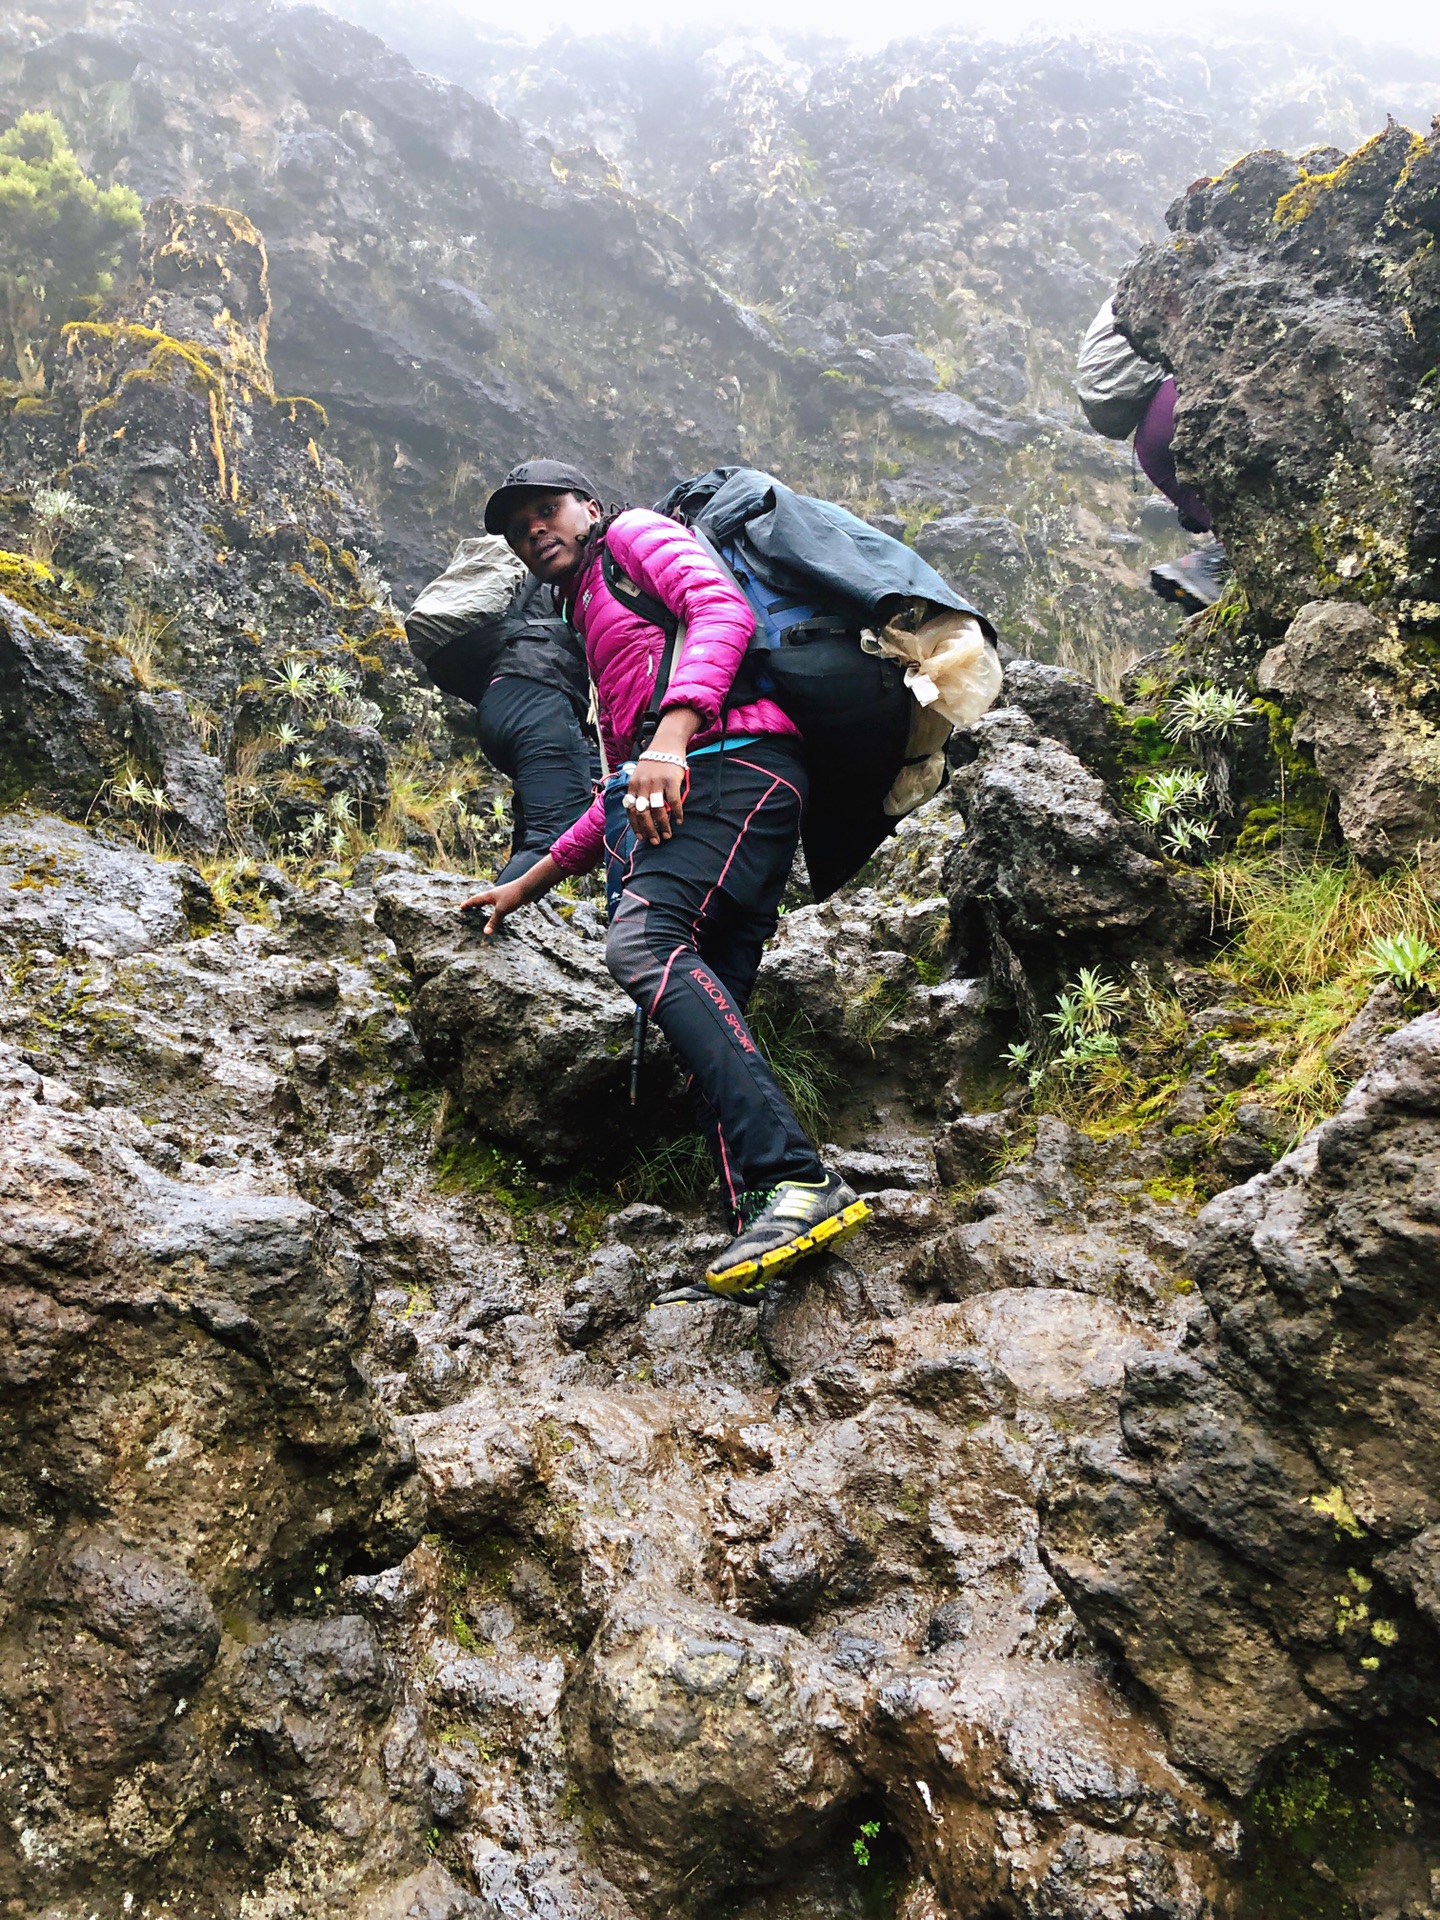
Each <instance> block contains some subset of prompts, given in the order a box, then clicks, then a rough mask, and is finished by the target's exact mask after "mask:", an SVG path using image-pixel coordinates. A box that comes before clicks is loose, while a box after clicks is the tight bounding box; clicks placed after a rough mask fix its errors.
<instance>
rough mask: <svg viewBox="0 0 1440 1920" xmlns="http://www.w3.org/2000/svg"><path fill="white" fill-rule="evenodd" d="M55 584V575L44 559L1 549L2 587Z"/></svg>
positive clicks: (0, 579) (50, 585)
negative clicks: (35, 558)
mask: <svg viewBox="0 0 1440 1920" xmlns="http://www.w3.org/2000/svg"><path fill="white" fill-rule="evenodd" d="M54 584H55V575H54V574H53V573H52V572H51V571H50V569H49V567H47V566H46V565H45V564H44V562H43V561H40V560H32V559H31V558H30V556H29V555H28V554H24V553H9V552H6V551H5V550H3V549H0V588H5V587H12V586H14V587H52V586H54Z"/></svg>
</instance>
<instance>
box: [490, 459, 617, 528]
mask: <svg viewBox="0 0 1440 1920" xmlns="http://www.w3.org/2000/svg"><path fill="white" fill-rule="evenodd" d="M537 489H541V490H543V491H545V492H547V493H578V494H579V495H580V498H581V499H582V500H593V501H595V502H596V504H597V505H598V504H599V500H600V496H599V494H598V493H597V492H596V491H595V489H594V487H592V486H591V484H590V482H589V481H588V480H587V479H586V478H585V476H584V474H583V473H581V472H580V470H579V469H578V468H577V467H567V466H566V464H565V462H564V461H563V460H522V461H521V462H520V464H519V466H518V467H512V468H511V469H510V471H509V473H507V474H506V476H505V478H504V479H503V480H502V481H501V483H500V485H499V486H498V487H497V488H496V489H495V491H494V493H492V494H491V496H490V498H489V499H488V500H487V501H486V502H485V531H486V532H487V533H504V531H505V528H506V526H507V524H508V523H509V519H510V515H511V514H512V512H513V511H514V509H515V502H516V500H517V499H518V498H519V496H520V495H521V494H522V493H532V492H534V491H536V490H537Z"/></svg>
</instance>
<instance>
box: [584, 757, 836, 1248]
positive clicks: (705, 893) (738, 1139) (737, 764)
mask: <svg viewBox="0 0 1440 1920" xmlns="http://www.w3.org/2000/svg"><path fill="white" fill-rule="evenodd" d="M806 791H807V779H806V773H805V760H804V754H803V750H802V749H801V748H800V745H799V742H798V741H794V740H792V739H790V738H789V737H788V736H786V735H783V734H781V735H776V734H767V735H764V736H762V738H761V739H759V740H756V741H754V742H753V743H752V744H751V745H750V746H748V747H731V748H729V749H728V750H727V751H726V752H725V753H724V754H716V755H703V756H702V757H701V758H699V759H697V760H695V761H694V762H692V765H691V787H690V795H689V798H688V799H687V800H686V802H685V819H684V822H683V824H682V825H680V826H679V827H677V828H676V830H675V834H674V837H673V838H672V839H670V840H667V841H664V842H662V843H661V845H660V846H658V847H649V846H644V845H639V846H637V847H636V849H635V852H634V855H633V857H632V859H631V862H630V869H629V872H628V874H627V875H626V879H625V887H624V891H623V893H622V894H621V897H620V904H619V906H618V908H617V909H616V911H615V913H614V915H613V917H612V919H611V923H610V934H609V938H608V940H607V943H606V948H605V958H606V960H607V961H608V963H609V966H610V971H611V973H612V974H614V976H615V978H616V980H617V981H618V982H619V983H620V985H621V986H622V987H624V989H625V991H626V992H627V993H628V994H630V996H631V997H632V999H634V1000H636V1001H637V1002H638V1003H639V1005H641V1006H642V1007H644V1009H645V1010H646V1012H647V1013H648V1014H649V1015H650V1017H651V1018H652V1019H653V1020H654V1021H655V1022H656V1024H657V1025H658V1026H659V1027H660V1029H661V1031H662V1032H663V1033H664V1035H665V1038H666V1039H667V1040H668V1041H669V1043H670V1046H671V1048H672V1049H673V1051H674V1052H675V1053H676V1054H677V1055H678V1057H679V1059H680V1060H681V1062H682V1063H683V1064H684V1066H685V1068H686V1070H687V1072H688V1074H689V1086H690V1091H691V1094H692V1096H693V1098H694V1100H695V1104H696V1107H697V1109H698V1113H699V1119H700V1125H701V1128H702V1130H703V1132H704V1133H705V1136H706V1138H707V1140H708V1141H709V1143H710V1150H711V1153H712V1154H713V1156H714V1159H715V1166H716V1169H717V1171H718V1173H719V1175H720V1185H721V1191H722V1192H723V1194H724V1196H725V1198H726V1201H727V1202H728V1204H729V1207H730V1211H731V1215H732V1218H733V1219H734V1220H735V1221H736V1224H737V1225H738V1224H739V1221H740V1208H739V1202H740V1197H741V1194H742V1193H744V1192H747V1191H748V1192H750V1193H766V1192H768V1191H769V1189H770V1188H772V1187H773V1186H775V1185H776V1184H777V1182H779V1181H781V1180H819V1179H820V1178H821V1177H822V1173H823V1169H822V1167H821V1165H820V1157H819V1155H818V1154H817V1153H816V1151H815V1149H814V1147H813V1146H812V1145H811V1143H810V1142H809V1140H807V1139H806V1137H805V1135H804V1133H803V1132H802V1130H801V1127H800V1123H799V1121H798V1120H797V1119H796V1118H795V1114H794V1112H793V1111H792V1109H791V1106H790V1103H789V1101H788V1100H787V1099H786V1098H785V1095H784V1094H783V1093H782V1092H781V1090H780V1086H779V1083H778V1082H777V1081H776V1078H775V1075H774V1073H773V1072H772V1071H771V1069H770V1067H769V1064H768V1063H767V1061H766V1059H765V1057H764V1055H763V1054H762V1053H761V1052H760V1049H759V1047H758V1046H757V1045H756V1044H755V1038H754V1036H753V1034H752V1033H751V1032H750V1029H749V1027H748V1026H747V1025H746V1024H745V1017H744V1016H745V1007H746V1004H747V1002H748V1001H749V998H750V993H751V989H752V988H753V987H754V985H755V976H756V973H757V972H758V971H759V967H760V955H761V951H762V949H763V948H764V945H765V942H766V940H768V939H769V937H770V935H771V934H772V933H774V931H775V928H776V925H777V922H778V919H779V905H780V896H781V894H782V893H783V892H784V890H785V881H786V879H787V877H788V875H789V872H790V866H791V862H792V861H793V860H794V858H795V849H796V847H797V846H798V844H799V840H800V815H801V812H802V810H803V808H804V804H805V795H806Z"/></svg>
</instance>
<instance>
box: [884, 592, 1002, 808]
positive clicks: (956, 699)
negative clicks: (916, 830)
mask: <svg viewBox="0 0 1440 1920" xmlns="http://www.w3.org/2000/svg"><path fill="white" fill-rule="evenodd" d="M875 651H877V652H879V653H881V654H883V655H884V656H885V657H886V658H887V659H890V660H898V661H902V662H903V663H904V666H905V684H906V686H907V687H908V688H909V689H910V692H911V694H912V696H913V698H914V701H915V709H914V712H913V713H912V714H911V717H910V737H909V740H908V742H907V744H906V748H905V765H904V766H903V767H902V768H901V769H900V771H899V773H898V774H897V775H896V777H895V782H894V784H893V786H892V787H891V788H890V791H889V793H887V794H886V796H885V799H884V802H883V803H882V804H883V806H884V809H885V812H886V813H887V814H888V815H889V816H890V818H891V819H892V820H894V819H899V818H900V817H901V816H902V815H903V814H907V813H912V812H913V811H914V810H915V808H916V807H918V806H920V805H921V804H922V803H923V802H924V801H926V800H928V799H929V798H930V797H931V795H932V794H934V793H936V792H938V791H939V787H940V782H941V781H942V780H943V779H944V778H945V752H944V748H945V742H946V741H947V740H948V739H949V738H950V734H951V732H952V730H953V729H954V728H955V727H969V726H973V725H974V724H975V722H976V721H977V720H978V719H979V718H980V716H981V714H982V713H988V711H989V710H990V708H991V707H992V706H994V704H995V701H996V698H997V696H998V695H999V692H1000V682H1001V680H1002V679H1003V677H1004V670H1003V668H1002V667H1001V665H1000V656H999V654H998V653H996V651H995V649H994V647H992V646H991V645H990V643H989V642H988V641H987V640H986V638H985V633H984V630H983V628H982V627H981V625H980V622H979V621H978V620H977V619H976V618H975V616H974V615H973V614H969V613H957V612H955V611H953V610H952V609H951V608H948V607H945V608H937V609H935V610H934V611H932V612H931V614H930V616H929V618H928V619H921V620H920V621H919V623H918V624H917V625H915V626H913V627H911V626H909V625H907V624H905V623H904V622H903V621H894V620H892V621H891V623H890V625H889V626H888V627H886V628H885V630H884V631H883V633H881V634H879V635H878V636H877V638H876V642H875Z"/></svg>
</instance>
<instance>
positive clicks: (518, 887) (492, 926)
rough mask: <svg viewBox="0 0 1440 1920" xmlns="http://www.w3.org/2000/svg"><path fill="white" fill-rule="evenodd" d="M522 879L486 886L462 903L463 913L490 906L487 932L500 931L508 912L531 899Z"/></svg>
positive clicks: (512, 911) (461, 909) (486, 925)
mask: <svg viewBox="0 0 1440 1920" xmlns="http://www.w3.org/2000/svg"><path fill="white" fill-rule="evenodd" d="M529 897H530V896H529V895H528V894H527V893H526V891H525V884H524V882H523V881H522V880H507V881H506V883H505V885H504V886H503V887H484V888H482V889H481V891H480V892H479V893H477V894H473V895H472V896H471V898H470V899H468V900H462V901H461V903H460V911H461V913H471V912H478V911H481V910H483V909H484V908H486V907H488V908H489V909H490V917H489V919H488V920H487V921H486V922H485V931H486V933H498V932H499V930H500V923H501V922H502V921H503V920H504V919H505V917H506V915H507V914H511V913H514V911H515V909H516V908H517V907H523V906H524V905H525V903H526V901H527V900H528V899H529Z"/></svg>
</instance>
